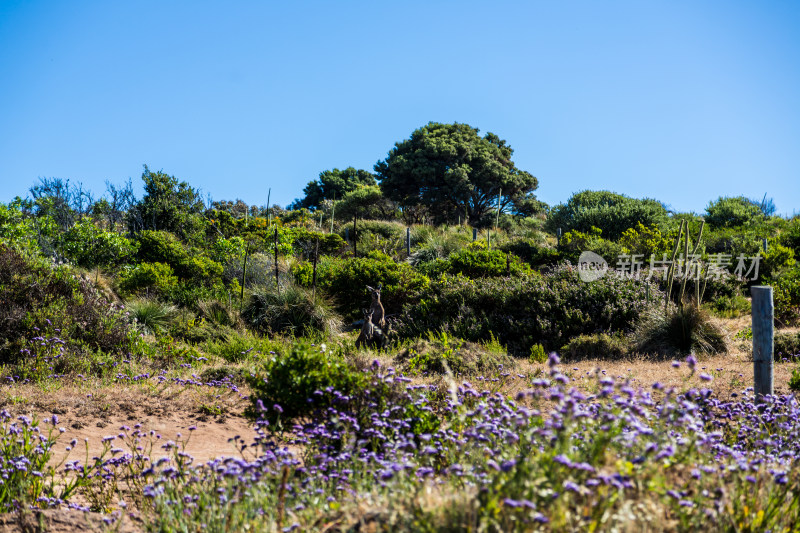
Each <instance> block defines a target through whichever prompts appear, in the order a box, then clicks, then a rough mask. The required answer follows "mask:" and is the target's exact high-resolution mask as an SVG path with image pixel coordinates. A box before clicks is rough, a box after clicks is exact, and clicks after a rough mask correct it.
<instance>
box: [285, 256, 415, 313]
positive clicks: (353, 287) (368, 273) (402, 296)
mask: <svg viewBox="0 0 800 533" xmlns="http://www.w3.org/2000/svg"><path fill="white" fill-rule="evenodd" d="M312 272H313V269H312V265H311V264H310V263H308V262H303V263H298V264H296V265H295V266H294V267H292V274H293V275H294V278H295V280H296V281H297V283H298V284H300V285H302V286H304V287H310V286H311V282H312ZM378 283H383V289H382V291H381V301H382V303H383V307H384V309H385V310H386V313H387V314H390V315H391V314H396V313H399V312H400V310H401V309H402V306H403V305H404V304H406V303H408V302H411V301H413V300H414V299H415V298H417V297H418V294H419V293H420V292H421V291H423V290H424V289H425V288H426V287H427V286H428V284H429V280H428V278H427V277H426V276H423V275H421V274H419V273H417V272H416V271H414V269H413V268H412V267H411V265H409V264H408V263H396V262H395V261H394V260H393V259H392V258H391V257H389V256H388V255H386V254H384V253H381V252H371V253H370V254H369V255H368V256H367V257H356V258H353V257H350V258H335V257H323V258H322V259H321V260H320V262H319V264H318V267H317V287H318V289H322V290H324V291H325V292H327V293H328V294H330V295H332V297H333V298H335V302H336V307H337V309H338V310H339V312H340V313H341V314H342V315H344V316H345V317H347V318H349V319H352V320H355V319H357V318H359V317H361V309H362V308H364V307H368V305H369V302H370V298H369V295H368V294H367V289H366V286H367V285H372V286H375V285H377V284H378Z"/></svg>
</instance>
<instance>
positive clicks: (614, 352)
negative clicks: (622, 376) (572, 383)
mask: <svg viewBox="0 0 800 533" xmlns="http://www.w3.org/2000/svg"><path fill="white" fill-rule="evenodd" d="M627 352H628V343H627V342H626V341H625V338H624V337H623V336H622V335H609V334H608V333H593V334H590V335H578V336H577V337H575V338H573V339H570V341H569V342H568V343H567V344H565V345H564V346H563V347H562V348H561V350H560V351H559V355H560V356H561V358H562V361H577V360H579V359H586V358H598V359H620V358H622V357H624V356H625V354H626V353H627Z"/></svg>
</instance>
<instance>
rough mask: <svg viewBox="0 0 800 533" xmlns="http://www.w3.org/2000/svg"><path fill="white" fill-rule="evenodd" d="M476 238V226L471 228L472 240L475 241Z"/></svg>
mask: <svg viewBox="0 0 800 533" xmlns="http://www.w3.org/2000/svg"><path fill="white" fill-rule="evenodd" d="M477 239H478V230H477V228H472V242H475V241H476V240H477Z"/></svg>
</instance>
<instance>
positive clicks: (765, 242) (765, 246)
mask: <svg viewBox="0 0 800 533" xmlns="http://www.w3.org/2000/svg"><path fill="white" fill-rule="evenodd" d="M764 253H767V239H764Z"/></svg>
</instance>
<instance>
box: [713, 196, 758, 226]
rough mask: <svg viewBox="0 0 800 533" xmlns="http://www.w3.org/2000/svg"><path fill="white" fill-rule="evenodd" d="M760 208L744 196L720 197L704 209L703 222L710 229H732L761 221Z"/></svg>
mask: <svg viewBox="0 0 800 533" xmlns="http://www.w3.org/2000/svg"><path fill="white" fill-rule="evenodd" d="M763 219H764V214H763V213H762V211H761V207H760V206H759V205H757V204H755V203H753V201H751V200H749V199H747V198H745V197H744V196H737V197H720V198H718V199H717V200H716V201H714V202H711V203H709V204H708V207H706V217H705V220H706V222H707V223H708V225H709V226H711V227H712V228H733V227H739V226H745V225H751V224H755V223H758V222H761V221H763Z"/></svg>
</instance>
